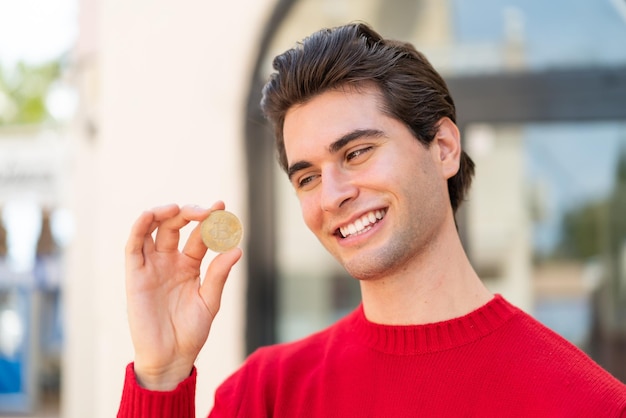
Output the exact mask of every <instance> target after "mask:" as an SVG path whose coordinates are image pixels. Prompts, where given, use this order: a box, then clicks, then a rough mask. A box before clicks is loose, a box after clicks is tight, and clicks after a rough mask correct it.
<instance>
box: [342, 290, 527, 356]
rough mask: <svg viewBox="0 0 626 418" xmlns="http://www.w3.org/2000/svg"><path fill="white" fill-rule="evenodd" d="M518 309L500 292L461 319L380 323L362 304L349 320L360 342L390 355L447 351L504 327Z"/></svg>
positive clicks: (349, 324)
mask: <svg viewBox="0 0 626 418" xmlns="http://www.w3.org/2000/svg"><path fill="white" fill-rule="evenodd" d="M518 312H519V310H518V309H517V308H516V307H514V306H513V305H511V304H510V303H509V302H507V301H506V300H505V299H504V298H503V297H502V296H501V295H495V296H494V297H493V298H492V299H491V300H490V301H489V302H487V303H486V304H485V305H483V306H482V307H480V308H478V309H476V310H475V311H472V312H470V313H469V314H467V315H464V316H462V317H459V318H455V319H450V320H447V321H442V322H435V323H432V324H426V325H381V324H375V323H373V322H369V321H368V320H367V319H366V318H365V313H364V312H363V305H360V306H359V307H358V308H357V309H356V310H355V311H354V312H353V313H352V314H351V315H350V316H349V317H348V318H346V319H347V322H348V324H347V325H348V326H349V327H351V328H352V331H353V332H354V333H355V334H354V335H355V336H356V337H357V339H359V341H360V342H361V343H363V344H365V345H367V346H368V347H371V348H373V349H375V350H378V351H382V352H384V353H388V354H396V355H412V354H425V353H432V352H436V351H441V350H448V349H451V348H454V347H459V346H462V345H465V344H468V343H470V342H472V341H476V340H478V339H480V338H483V337H484V336H486V335H488V334H490V333H491V332H493V331H494V330H496V329H498V328H499V327H500V326H502V325H503V324H504V323H505V322H506V321H508V320H509V319H510V318H511V317H512V316H514V315H515V314H517V313H518Z"/></svg>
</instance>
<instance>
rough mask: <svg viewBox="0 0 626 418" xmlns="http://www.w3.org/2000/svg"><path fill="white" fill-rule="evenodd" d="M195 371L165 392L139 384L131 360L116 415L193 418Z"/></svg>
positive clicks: (125, 417)
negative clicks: (172, 388)
mask: <svg viewBox="0 0 626 418" xmlns="http://www.w3.org/2000/svg"><path fill="white" fill-rule="evenodd" d="M196 376H197V371H196V369H195V368H194V369H193V370H192V372H191V374H190V375H189V377H188V378H187V379H185V380H183V381H182V382H180V383H179V384H178V386H177V387H176V388H175V389H174V390H172V391H168V392H160V391H151V390H148V389H145V388H142V387H141V386H140V385H139V383H138V382H137V378H136V376H135V370H134V364H133V363H130V364H129V365H128V366H127V367H126V378H125V380H124V390H123V392H122V400H121V402H120V408H119V410H118V413H117V418H172V417H176V418H194V417H195V413H196V412H195V394H196Z"/></svg>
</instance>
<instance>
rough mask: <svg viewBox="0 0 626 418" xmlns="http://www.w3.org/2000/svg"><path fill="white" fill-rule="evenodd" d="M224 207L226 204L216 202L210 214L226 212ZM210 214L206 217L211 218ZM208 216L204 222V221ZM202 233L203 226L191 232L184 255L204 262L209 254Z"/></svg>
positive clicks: (198, 226) (197, 226)
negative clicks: (218, 211)
mask: <svg viewBox="0 0 626 418" xmlns="http://www.w3.org/2000/svg"><path fill="white" fill-rule="evenodd" d="M224 207H225V206H224V202H222V201H218V202H215V203H214V204H213V205H212V206H211V209H210V212H213V211H214V210H224ZM210 212H209V213H208V214H207V215H206V216H209V214H210ZM206 216H205V217H204V218H203V219H202V220H204V219H205V218H206ZM201 232H202V231H201V224H198V225H196V227H195V228H194V229H193V231H191V234H189V239H188V240H187V242H186V243H185V247H184V248H183V254H185V255H186V256H188V257H191V258H193V259H194V260H202V258H203V257H204V256H205V254H206V252H207V247H206V245H204V242H203V241H202V233H201Z"/></svg>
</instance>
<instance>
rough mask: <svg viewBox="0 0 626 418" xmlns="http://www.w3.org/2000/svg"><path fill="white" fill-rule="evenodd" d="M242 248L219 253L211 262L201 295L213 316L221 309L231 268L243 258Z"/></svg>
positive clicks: (201, 287) (201, 288)
mask: <svg viewBox="0 0 626 418" xmlns="http://www.w3.org/2000/svg"><path fill="white" fill-rule="evenodd" d="M241 255H242V251H241V249H240V248H234V249H232V250H230V251H227V252H225V253H222V254H218V255H217V256H216V257H215V258H214V259H213V260H212V261H211V263H210V264H209V267H208V268H207V271H206V275H205V276H204V281H203V282H202V285H201V286H200V296H201V297H202V300H204V304H205V305H206V307H207V309H208V310H209V313H210V314H211V316H212V317H213V318H215V315H216V314H217V311H219V309H220V301H221V299H222V291H223V290H224V284H225V283H226V279H227V278H228V274H229V273H230V270H231V268H232V267H233V266H234V265H235V263H236V262H237V261H239V259H240V258H241Z"/></svg>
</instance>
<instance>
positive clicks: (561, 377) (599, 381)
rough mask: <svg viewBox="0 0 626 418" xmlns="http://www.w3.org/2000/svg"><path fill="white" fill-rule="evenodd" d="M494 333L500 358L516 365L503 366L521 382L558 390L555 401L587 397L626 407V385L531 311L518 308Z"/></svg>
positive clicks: (543, 390)
mask: <svg viewBox="0 0 626 418" xmlns="http://www.w3.org/2000/svg"><path fill="white" fill-rule="evenodd" d="M494 337H495V338H501V341H502V344H501V346H500V349H499V353H500V355H501V357H502V358H501V362H502V363H503V364H504V363H508V364H514V365H515V367H513V368H508V367H503V370H510V372H511V374H513V375H514V376H516V378H515V379H513V380H515V381H517V382H519V384H520V385H523V386H525V387H527V388H528V389H532V387H533V386H535V387H536V388H537V390H538V391H540V392H541V393H543V394H545V396H548V397H552V396H554V394H555V393H559V396H560V398H552V400H551V402H552V403H554V402H557V403H558V402H561V401H562V402H564V403H565V402H570V403H573V404H577V403H579V402H583V401H584V403H587V404H588V405H589V406H591V405H593V404H597V405H601V404H602V405H613V406H615V405H618V406H620V407H621V408H624V409H625V410H626V385H624V384H623V383H622V382H620V381H619V380H617V379H616V378H615V377H614V376H612V375H611V374H610V373H609V372H608V371H606V370H605V369H603V368H602V367H601V366H600V365H599V364H597V363H596V362H595V361H594V360H593V359H592V358H591V357H589V355H588V354H587V353H585V352H584V351H583V350H581V349H580V348H579V347H577V346H575V345H574V344H572V343H570V342H569V341H567V340H566V339H565V338H563V337H561V336H560V335H558V334H557V333H556V332H554V331H552V330H551V329H549V328H548V327H546V326H545V325H543V324H541V323H540V322H539V321H537V320H536V319H535V318H533V317H532V316H531V315H529V314H527V313H525V312H523V311H521V310H518V312H517V313H516V314H515V315H514V316H513V317H512V318H511V320H510V321H508V323H507V324H506V326H504V327H502V328H501V329H500V330H498V331H497V332H496V335H495V336H494ZM495 362H496V363H498V360H495ZM523 381H525V382H524V383H522V382H523ZM538 396H541V394H538ZM557 399H560V400H557Z"/></svg>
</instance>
